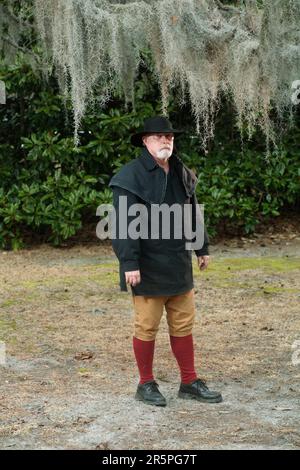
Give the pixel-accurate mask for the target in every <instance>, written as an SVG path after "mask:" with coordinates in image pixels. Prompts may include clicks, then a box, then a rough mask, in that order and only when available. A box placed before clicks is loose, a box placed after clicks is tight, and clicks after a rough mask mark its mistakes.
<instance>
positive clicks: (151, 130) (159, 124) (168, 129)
mask: <svg viewBox="0 0 300 470" xmlns="http://www.w3.org/2000/svg"><path fill="white" fill-rule="evenodd" d="M183 132H184V131H180V130H177V129H173V127H172V124H171V123H170V121H169V120H168V119H167V118H165V117H164V116H154V117H151V118H148V119H145V121H144V128H143V129H140V130H139V131H138V132H136V133H135V134H133V135H132V136H131V139H130V140H131V143H132V145H134V146H135V147H142V146H143V140H142V137H143V136H144V135H147V134H171V133H172V134H177V135H179V134H182V133H183Z"/></svg>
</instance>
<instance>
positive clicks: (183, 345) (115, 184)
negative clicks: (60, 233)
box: [109, 116, 222, 406]
mask: <svg viewBox="0 0 300 470" xmlns="http://www.w3.org/2000/svg"><path fill="white" fill-rule="evenodd" d="M181 132H182V131H178V130H175V129H173V128H172V125H171V123H170V122H169V120H168V119H166V118H165V117H162V116H155V117H152V118H149V119H146V120H145V122H144V128H143V129H141V130H140V131H139V132H137V133H136V134H134V135H132V136H131V143H132V144H133V145H134V146H137V147H143V150H142V152H141V155H140V157H139V158H137V159H135V160H133V161H131V162H130V163H128V164H126V165H124V166H123V167H122V168H121V170H120V171H119V172H118V173H117V174H116V175H115V176H114V177H113V178H112V179H111V181H110V183H109V186H110V187H112V189H113V201H114V208H115V213H116V219H115V221H116V229H117V230H116V236H115V238H114V239H113V241H112V244H113V249H114V251H115V253H116V256H117V257H118V259H119V262H120V287H121V290H122V291H124V290H125V291H127V284H129V285H130V287H131V293H132V300H133V307H134V333H133V350H134V354H135V358H136V362H137V366H138V369H139V374H140V381H139V384H138V387H137V392H136V395H135V398H136V399H137V400H140V401H143V402H144V403H147V404H151V405H156V406H165V405H166V399H165V397H164V396H163V395H162V394H161V392H160V391H159V389H158V384H157V382H156V381H155V379H154V376H153V370H152V365H153V357H154V347H155V338H156V334H157V332H158V328H159V324H160V320H161V318H162V315H163V310H164V308H165V310H166V313H167V322H168V327H169V334H170V343H171V348H172V351H173V353H174V356H175V358H176V360H177V363H178V366H179V369H180V373H181V384H180V387H179V391H178V396H179V397H180V398H186V399H195V400H198V401H201V402H207V403H217V402H220V401H222V396H221V394H220V393H218V392H214V391H210V390H209V389H208V387H207V385H206V384H205V382H204V381H203V380H201V379H200V378H198V376H197V374H196V371H195V368H194V348H193V336H192V328H193V323H194V317H195V300H194V285H193V272H192V255H191V249H187V248H186V242H187V239H186V237H185V235H184V234H182V236H181V237H178V234H177V235H176V234H175V233H174V232H176V226H177V225H178V222H182V221H183V217H182V213H181V215H179V216H178V214H177V219H176V220H175V218H176V217H175V213H174V220H173V219H172V221H171V222H170V226H169V228H170V231H169V234H168V235H169V236H168V237H164V236H163V230H162V228H161V225H163V222H166V220H165V219H166V217H165V218H164V217H163V220H162V221H161V223H160V224H158V227H157V225H156V226H155V227H154V228H153V227H152V228H151V224H152V223H153V213H152V212H151V209H153V208H154V207H156V208H157V207H159V208H160V207H163V205H164V206H165V207H166V205H167V207H171V206H173V205H174V204H175V205H177V207H180V208H181V207H183V206H184V205H187V204H189V205H190V207H191V209H192V210H191V212H190V213H191V218H190V221H191V226H192V227H191V228H192V231H191V233H194V232H195V229H197V227H195V225H196V222H197V220H198V219H197V217H196V214H197V208H198V205H197V199H196V195H195V188H196V183H197V178H196V177H195V175H194V174H193V173H192V172H191V171H190V170H189V169H188V168H187V167H186V166H185V165H184V164H183V163H182V161H181V160H180V158H179V157H178V156H177V155H176V153H175V152H174V151H173V146H174V136H175V135H177V134H180V133H181ZM122 197H123V201H124V200H126V203H127V204H126V207H127V208H128V212H127V214H126V216H127V217H124V216H125V214H124V212H125V211H126V209H125V210H124V207H125V206H124V207H123V206H122V204H121V200H122ZM135 204H139V206H133V205H135ZM133 207H135V208H136V207H140V208H141V209H143V208H145V209H146V214H147V219H146V221H145V219H143V218H142V219H141V220H142V224H144V226H143V227H142V228H143V229H148V230H146V232H147V234H149V230H150V234H151V236H149V237H142V236H132V234H130V230H129V228H130V224H131V223H132V222H133V221H134V218H133V215H132V212H131V211H130V208H133ZM142 212H143V211H142ZM150 214H151V215H150ZM151 217H152V218H151ZM121 220H122V221H123V225H124V223H125V224H126V227H125V228H126V237H124V236H123V235H122V236H121V235H120V231H121V228H120V222H121ZM169 220H170V219H169ZM124 221H125V222H124ZM122 229H124V227H122ZM127 229H128V230H127ZM202 229H203V230H202V232H203V233H204V242H203V243H202V246H200V247H198V248H199V249H198V248H197V249H195V253H196V256H197V259H198V265H199V268H200V269H201V270H203V269H205V268H206V267H207V265H208V261H209V256H208V243H209V241H208V236H207V232H206V230H205V227H204V223H203V227H202ZM123 231H124V230H123ZM181 233H182V232H181ZM153 234H154V235H153ZM193 240H194V239H192V241H193Z"/></svg>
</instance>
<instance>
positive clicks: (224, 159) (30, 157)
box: [0, 58, 300, 249]
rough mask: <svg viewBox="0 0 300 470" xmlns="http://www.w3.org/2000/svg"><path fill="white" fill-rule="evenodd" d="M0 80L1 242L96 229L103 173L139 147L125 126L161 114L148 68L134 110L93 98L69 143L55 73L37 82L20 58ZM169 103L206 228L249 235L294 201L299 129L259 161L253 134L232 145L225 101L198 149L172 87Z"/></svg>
mask: <svg viewBox="0 0 300 470" xmlns="http://www.w3.org/2000/svg"><path fill="white" fill-rule="evenodd" d="M0 80H3V81H4V82H5V84H6V89H7V104H6V105H2V106H0V247H1V248H13V249H17V248H19V247H21V246H23V245H24V234H25V233H26V234H28V233H32V234H37V235H39V236H41V238H42V239H43V240H46V241H50V242H51V243H53V244H55V245H59V244H61V243H62V241H63V240H66V239H68V238H69V237H71V236H73V235H74V234H76V233H77V231H78V230H79V229H80V228H81V227H82V226H84V225H85V224H86V223H88V222H91V221H92V222H95V229H96V224H97V218H96V217H95V215H96V208H97V206H98V205H99V204H101V203H107V202H110V201H111V192H110V190H109V189H108V186H107V185H108V181H109V180H110V178H111V176H112V174H113V173H114V172H116V171H117V170H118V168H119V167H120V166H122V165H123V164H125V163H126V162H128V161H130V160H131V159H132V158H134V157H135V156H137V155H138V150H136V149H134V148H132V146H131V145H130V142H129V138H130V134H131V133H132V132H134V131H135V129H136V128H138V127H140V126H141V125H142V122H143V120H144V118H145V117H148V116H151V115H153V114H158V113H160V108H159V94H158V89H157V87H156V85H155V84H154V83H153V82H152V81H151V79H150V78H149V74H147V72H146V71H145V70H143V69H141V70H140V74H139V80H137V83H136V88H135V109H134V110H127V111H126V109H125V107H124V103H123V101H122V99H121V97H120V96H115V97H114V98H113V99H112V100H111V101H110V103H109V105H107V107H106V108H105V110H104V111H103V109H101V107H100V105H99V103H97V99H96V100H95V103H94V106H93V108H90V109H89V112H88V113H87V114H86V117H85V119H84V121H83V125H82V131H81V133H80V140H81V145H80V146H79V147H77V148H75V147H74V141H73V128H72V110H71V106H70V103H69V102H66V103H65V102H64V99H63V98H62V96H60V95H59V93H58V89H57V85H56V82H55V81H54V80H52V79H50V81H49V83H48V84H46V83H45V82H44V81H43V80H42V79H41V77H39V76H38V75H37V74H35V73H34V72H33V71H32V68H31V67H29V66H28V65H27V64H26V62H24V61H23V60H22V59H21V58H19V59H18V60H17V62H16V63H15V65H13V66H0ZM169 110H170V118H171V120H172V121H173V123H174V125H175V126H177V127H184V128H185V129H186V132H187V135H186V137H183V138H181V140H178V143H177V145H178V151H179V155H180V156H181V158H182V159H183V161H184V162H185V163H186V164H187V165H188V166H190V167H191V168H194V169H195V170H196V173H197V174H198V176H199V185H198V187H197V192H198V196H199V202H200V203H204V204H205V219H206V224H207V227H208V230H209V233H210V234H214V233H216V230H217V229H218V228H220V227H221V226H223V227H224V228H226V229H227V230H229V229H230V230H231V231H235V232H236V231H243V232H246V233H250V232H251V231H253V230H254V228H255V226H256V224H257V223H258V221H259V220H260V219H261V218H267V217H269V216H274V215H277V214H280V213H281V212H282V211H283V210H284V209H285V208H288V207H296V205H297V204H298V203H299V150H298V143H299V137H300V131H299V128H295V129H294V131H293V132H291V133H290V134H289V135H288V136H287V137H286V138H285V140H284V141H283V142H282V144H281V147H280V148H279V149H278V150H277V151H276V152H274V154H273V155H272V156H271V158H270V160H269V161H266V157H265V155H264V148H265V147H264V145H263V144H262V143H261V142H262V136H260V135H258V134H256V135H255V136H254V140H253V141H252V142H250V143H247V144H246V143H244V145H243V151H242V150H241V142H240V140H239V137H238V134H237V130H236V128H235V126H234V125H233V123H232V121H233V117H232V116H233V113H232V109H231V108H230V107H229V105H228V104H227V105H224V107H223V109H222V113H221V114H220V115H219V118H218V119H219V120H218V123H217V128H216V138H215V140H214V142H213V143H212V144H211V148H210V149H209V151H208V152H207V154H204V153H203V151H202V150H201V142H200V139H199V137H198V136H196V135H195V136H194V135H193V134H194V131H193V122H192V117H191V113H190V109H189V108H188V105H186V108H179V105H178V101H177V97H176V93H175V92H174V95H173V98H172V101H171V103H170V108H169ZM255 139H256V140H255Z"/></svg>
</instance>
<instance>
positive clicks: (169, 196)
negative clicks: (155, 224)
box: [109, 148, 209, 296]
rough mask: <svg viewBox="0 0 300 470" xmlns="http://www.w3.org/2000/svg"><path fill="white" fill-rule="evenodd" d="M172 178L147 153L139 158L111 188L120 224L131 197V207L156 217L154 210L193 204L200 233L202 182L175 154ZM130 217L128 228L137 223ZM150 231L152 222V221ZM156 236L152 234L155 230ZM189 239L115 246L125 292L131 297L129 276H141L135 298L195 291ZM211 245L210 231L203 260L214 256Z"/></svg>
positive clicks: (123, 242)
mask: <svg viewBox="0 0 300 470" xmlns="http://www.w3.org/2000/svg"><path fill="white" fill-rule="evenodd" d="M169 166H170V171H169V173H168V174H166V173H165V171H164V170H163V169H162V168H161V167H160V166H159V165H158V164H157V163H156V161H155V160H154V158H153V157H152V155H151V154H150V153H149V152H148V150H147V149H146V148H144V149H143V151H142V154H141V156H140V157H139V158H137V159H135V160H133V161H131V162H129V163H127V164H126V165H124V166H123V167H122V168H121V170H120V171H119V172H118V173H117V174H116V175H115V176H113V178H112V179H111V181H110V183H109V186H110V187H111V188H112V190H113V203H114V208H115V211H116V222H117V227H118V222H119V218H120V212H119V197H120V196H127V205H128V207H130V206H131V205H132V204H136V203H140V204H143V205H144V206H146V208H147V209H148V214H149V215H150V208H151V204H162V203H165V204H168V205H172V204H173V203H179V204H187V203H191V204H193V209H194V210H193V217H192V227H193V230H194V229H195V223H196V218H195V204H197V199H196V194H195V188H196V184H197V178H196V176H195V175H194V173H193V172H192V171H191V170H189V169H188V168H187V167H186V166H185V165H184V164H183V162H182V161H181V160H180V158H179V157H178V156H177V155H176V154H175V153H173V154H172V156H171V157H170V159H169ZM134 218H135V217H133V216H131V217H130V216H128V217H127V219H128V225H129V224H130V222H131V221H132V220H133V219H134ZM148 221H149V229H150V225H151V219H150V217H149V219H148ZM149 233H150V230H149ZM185 242H186V239H185V238H184V236H183V237H182V238H181V239H172V238H171V239H169V240H167V239H163V238H162V237H161V233H159V239H155V240H154V239H142V238H140V239H137V240H133V239H131V238H127V239H121V238H120V237H119V233H118V230H117V236H116V238H115V239H113V240H112V245H113V249H114V252H115V254H116V256H117V257H118V259H119V262H120V288H121V290H122V291H127V286H126V281H125V272H126V271H136V270H140V272H141V283H140V284H138V285H137V286H135V287H132V292H133V294H134V295H145V296H146V295H147V296H159V295H166V296H167V295H179V294H181V293H184V292H187V291H188V290H190V289H192V288H193V272H192V254H191V250H186V249H185ZM208 244H209V239H208V235H207V232H206V229H205V227H204V244H203V246H202V248H201V249H199V250H195V253H196V255H197V256H203V255H208V253H209V252H208Z"/></svg>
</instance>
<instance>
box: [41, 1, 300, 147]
mask: <svg viewBox="0 0 300 470" xmlns="http://www.w3.org/2000/svg"><path fill="white" fill-rule="evenodd" d="M237 3H238V5H239V7H238V8H237V7H232V6H226V5H223V3H222V2H221V1H219V0H150V1H149V0H148V1H142V0H136V1H113V0H111V1H109V0H34V8H35V9H34V11H35V18H36V24H37V28H38V31H39V33H40V37H41V39H42V41H43V44H44V50H45V51H46V52H47V54H48V61H49V63H50V64H51V65H52V66H53V67H54V69H55V71H56V74H57V77H58V80H59V84H60V87H61V90H62V91H63V92H64V93H65V94H67V93H68V92H70V94H71V98H72V103H73V108H74V118H75V119H74V120H75V136H77V135H78V129H79V126H80V121H81V119H82V117H83V115H84V113H85V110H86V107H87V104H88V103H89V102H90V101H91V100H92V99H93V93H94V90H95V85H96V84H97V85H99V84H100V85H101V90H102V91H101V96H100V102H101V104H102V105H103V106H104V105H105V103H106V102H107V101H108V100H109V98H110V96H111V95H112V94H113V93H114V92H115V91H116V90H120V89H123V92H124V97H125V100H126V103H133V96H134V83H135V77H136V74H137V71H138V68H139V65H140V63H141V61H142V57H145V56H146V55H145V54H143V51H145V50H150V52H151V57H152V60H153V63H154V70H155V72H154V73H155V77H156V79H157V82H158V83H159V85H160V90H161V104H162V113H164V114H167V110H168V100H169V94H170V91H171V90H172V89H174V88H176V90H178V92H179V93H178V96H180V97H181V103H182V104H183V103H184V102H185V101H186V100H187V99H189V100H190V104H191V108H192V112H193V115H194V118H195V126H196V130H197V132H198V133H199V134H200V136H201V138H202V142H203V145H204V146H205V144H206V141H207V139H209V138H212V137H213V133H214V121H215V116H216V113H217V111H218V109H219V106H220V99H221V97H223V96H230V98H231V99H232V101H233V103H234V106H235V109H236V114H237V122H238V125H239V128H240V130H241V131H242V129H245V128H246V129H247V130H248V134H249V135H250V136H251V133H252V131H253V129H254V127H255V126H260V127H261V128H262V130H263V132H264V134H265V136H266V140H267V143H268V142H269V141H270V140H272V141H274V140H275V135H274V128H273V121H272V120H271V117H270V116H271V113H272V115H274V114H275V117H276V118H278V120H279V121H280V119H282V118H283V117H284V115H286V112H287V111H288V112H289V113H291V111H292V102H291V95H292V89H291V87H292V82H293V81H294V80H297V79H298V80H299V79H300V28H299V24H300V0H275V1H274V0H264V1H263V0H260V1H259V2H258V1H256V0H244V1H240V2H237ZM144 60H145V59H144ZM146 65H147V64H146ZM97 90H99V86H98V87H97ZM274 110H275V113H274ZM76 138H77V137H76Z"/></svg>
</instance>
